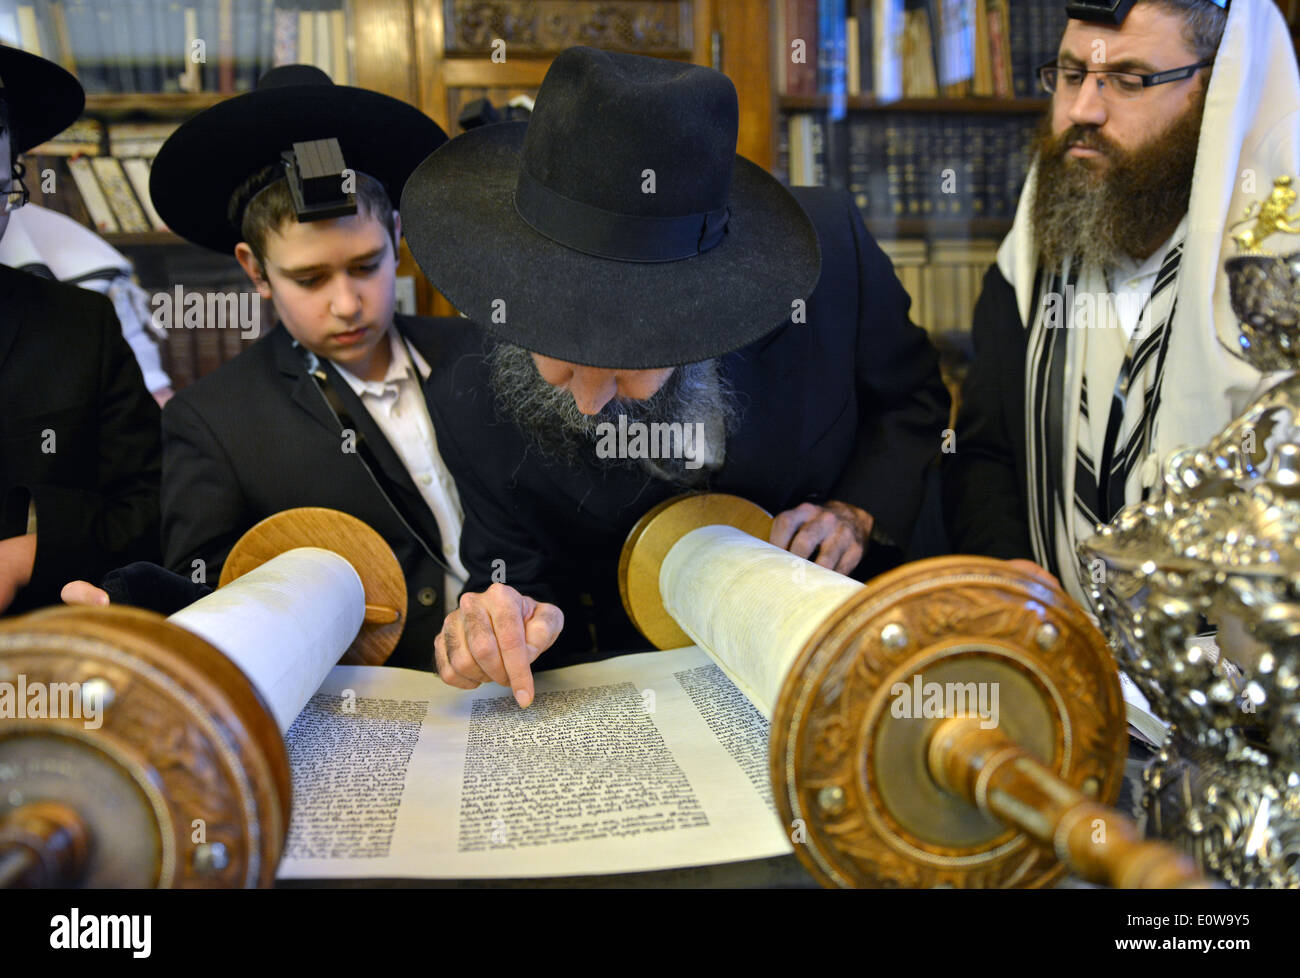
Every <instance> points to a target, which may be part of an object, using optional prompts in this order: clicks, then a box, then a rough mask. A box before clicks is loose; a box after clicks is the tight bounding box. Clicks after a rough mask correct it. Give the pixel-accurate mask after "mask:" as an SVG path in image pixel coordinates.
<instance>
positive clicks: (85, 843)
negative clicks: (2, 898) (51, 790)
mask: <svg viewBox="0 0 1300 978" xmlns="http://www.w3.org/2000/svg"><path fill="white" fill-rule="evenodd" d="M89 850H90V838H89V835H88V834H87V832H86V827H85V825H84V824H83V823H82V821H81V818H80V816H78V815H77V813H76V812H75V811H73V810H72V809H71V808H69V807H68V806H67V805H61V804H59V803H57V802H48V801H42V802H32V803H30V804H26V805H20V806H18V807H17V808H15V809H13V810H12V811H10V812H9V813H8V815H6V816H5V817H4V818H3V819H0V889H7V888H11V887H23V888H25V887H37V886H72V885H75V884H76V882H77V880H78V878H79V877H80V876H81V871H82V868H83V867H84V866H85V864H86V857H87V855H88V854H89Z"/></svg>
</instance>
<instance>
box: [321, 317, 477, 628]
mask: <svg viewBox="0 0 1300 978" xmlns="http://www.w3.org/2000/svg"><path fill="white" fill-rule="evenodd" d="M388 343H389V350H390V351H391V358H390V360H389V364H388V373H387V374H386V375H385V377H384V379H383V380H362V379H361V378H360V377H358V376H356V375H355V374H353V373H352V372H351V371H350V370H348V369H347V367H346V366H344V365H343V364H341V363H336V364H334V366H336V367H338V368H339V373H340V374H342V375H343V379H344V380H346V381H347V383H348V386H349V387H351V388H352V390H353V391H354V392H355V393H356V395H357V397H359V398H360V399H361V403H362V404H364V405H365V407H366V410H367V411H369V412H370V416H371V417H372V418H374V419H375V424H377V425H379V430H380V431H382V432H383V433H384V437H385V438H387V439H388V443H389V444H390V445H392V446H393V450H394V451H395V452H397V454H398V457H400V458H401V460H402V462H403V464H404V465H405V466H406V471H407V472H408V473H410V476H411V481H412V482H414V483H415V487H416V489H418V490H419V491H420V495H421V496H422V497H423V499H424V501H425V503H427V504H428V506H429V509H430V510H431V511H432V512H433V516H434V519H436V520H437V521H438V533H439V534H440V535H441V537H442V556H443V559H444V560H445V561H446V562H447V566H448V567H449V568H451V572H450V573H448V574H446V575H444V577H445V582H444V584H445V587H446V595H447V602H446V605H445V606H444V607H445V608H446V609H447V610H448V611H451V610H453V609H455V607H456V603H457V601H458V600H459V599H460V592H461V588H463V587H464V586H465V579H466V578H467V577H468V576H469V575H468V574H467V573H466V572H465V565H464V564H462V563H461V560H460V533H461V528H462V527H463V526H464V525H465V514H464V511H463V510H462V509H461V506H460V495H459V494H458V493H457V492H456V483H455V482H454V481H453V480H452V477H451V472H449V471H448V470H447V465H446V463H445V462H443V460H442V456H441V455H439V454H438V436H437V434H435V432H434V430H433V422H432V421H431V420H430V419H429V405H428V403H427V402H426V401H425V399H424V392H423V389H422V388H421V386H420V382H419V379H417V377H416V375H415V372H416V371H419V378H421V379H426V380H427V379H428V377H429V365H428V364H427V363H426V362H425V360H424V357H422V356H420V351H419V350H417V349H415V348H414V347H411V348H410V355H409V356H408V355H407V349H408V347H407V344H405V343H403V342H402V341H401V340H400V339H398V336H397V330H396V328H390V329H389V330H388ZM412 360H414V364H412ZM413 368H414V369H413Z"/></svg>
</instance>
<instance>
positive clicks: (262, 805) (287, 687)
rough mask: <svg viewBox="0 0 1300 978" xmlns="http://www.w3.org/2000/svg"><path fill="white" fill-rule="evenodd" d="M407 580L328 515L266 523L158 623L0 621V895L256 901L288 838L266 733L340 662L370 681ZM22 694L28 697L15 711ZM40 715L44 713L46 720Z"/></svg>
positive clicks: (94, 618) (281, 773)
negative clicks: (41, 892)
mask: <svg viewBox="0 0 1300 978" xmlns="http://www.w3.org/2000/svg"><path fill="white" fill-rule="evenodd" d="M405 612H406V582H405V580H404V578H403V575H402V569H401V566H400V565H399V564H398V563H397V559H396V558H395V557H394V556H393V553H392V551H391V550H389V548H388V545H387V544H386V543H385V542H384V540H383V538H382V537H380V536H379V534H377V533H376V532H375V531H374V530H372V529H370V528H369V527H368V526H366V524H364V523H362V522H361V521H360V520H357V519H354V518H353V517H351V516H348V515H346V514H344V513H339V512H335V511H334V510H329V509H295V510H290V511H287V512H284V513H279V514H277V515H275V516H272V517H270V518H269V519H266V520H263V521H262V522H261V523H258V524H257V525H256V526H255V527H253V528H252V529H251V530H249V531H248V533H246V534H245V535H244V536H243V537H242V538H240V540H239V542H238V543H236V544H235V547H234V549H233V550H232V551H231V553H230V556H229V557H228V558H227V559H226V562H225V565H224V567H223V570H222V575H221V586H220V587H219V588H218V589H217V590H216V591H214V592H213V593H212V594H210V595H208V596H207V597H204V598H202V599H201V600H199V601H196V602H195V603H194V604H192V605H190V606H189V607H188V608H185V609H183V610H181V611H179V612H177V613H176V614H175V615H173V616H171V618H163V617H162V616H161V615H157V614H154V613H153V612H149V611H143V610H141V609H138V608H128V607H114V606H107V607H54V608H47V609H44V610H41V611H37V612H33V613H31V614H28V615H24V616H22V617H20V618H15V619H12V620H9V621H5V622H3V623H0V682H3V683H7V684H11V688H16V689H17V690H18V692H19V695H20V696H22V698H23V700H24V710H25V711H26V710H27V706H28V705H30V703H34V702H35V701H34V700H31V695H30V691H31V690H34V689H38V688H39V689H42V690H43V691H44V693H45V697H44V702H45V706H44V707H43V708H42V710H40V711H28V712H29V713H31V712H43V714H44V715H43V716H39V717H37V716H32V715H28V716H26V717H25V718H19V719H6V720H5V721H4V722H3V724H2V725H0V886H6V885H8V886H15V885H17V886H89V887H151V886H159V887H199V886H202V887H227V886H267V885H270V883H271V882H272V881H273V879H274V877H275V869H276V865H277V864H278V863H279V860H280V853H281V850H282V848H283V846H284V840H285V833H286V831H287V828H288V824H289V807H290V785H291V781H290V774H289V758H288V755H287V753H286V751H285V745H284V737H283V734H284V732H285V731H286V730H288V728H289V725H290V724H291V723H292V722H293V720H294V718H295V717H296V716H297V715H298V713H299V712H301V710H302V708H303V706H304V705H305V704H306V702H307V700H308V699H309V698H310V697H311V695H312V694H313V693H314V692H315V691H316V690H317V689H318V688H319V686H320V684H321V682H322V681H323V680H324V678H325V676H326V674H327V673H328V672H329V670H330V669H331V668H332V667H333V666H334V665H335V664H336V663H338V662H340V661H342V662H344V663H364V664H379V663H382V662H383V661H384V660H385V659H387V658H388V656H389V655H390V654H391V653H392V650H393V647H394V646H395V645H396V644H397V641H398V639H399V638H400V637H401V632H402V622H403V619H404V617H405ZM24 692H26V693H27V695H26V696H23V695H22V694H23V693H24ZM51 714H54V715H51Z"/></svg>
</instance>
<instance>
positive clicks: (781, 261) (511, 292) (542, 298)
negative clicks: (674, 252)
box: [401, 122, 821, 370]
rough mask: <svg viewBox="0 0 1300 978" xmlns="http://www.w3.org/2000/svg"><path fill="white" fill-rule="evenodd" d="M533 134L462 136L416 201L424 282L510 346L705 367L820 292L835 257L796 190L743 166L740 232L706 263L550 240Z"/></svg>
mask: <svg viewBox="0 0 1300 978" xmlns="http://www.w3.org/2000/svg"><path fill="white" fill-rule="evenodd" d="M527 125H528V124H527V123H523V122H519V123H499V124H496V125H490V126H484V127H482V128H479V129H473V130H470V131H469V132H466V133H464V134H462V135H460V136H457V137H456V138H455V139H453V140H451V141H450V142H449V143H447V144H446V145H445V146H443V147H442V148H441V149H439V150H438V151H437V152H435V153H434V154H433V155H432V156H430V157H429V158H428V159H427V160H425V161H424V162H423V163H422V164H420V166H419V168H418V169H417V170H416V171H415V172H414V173H413V174H411V177H410V179H409V180H408V181H407V184H406V190H405V192H404V193H403V195H402V205H401V213H402V230H403V233H404V235H405V237H406V241H407V244H408V245H409V246H410V249H411V253H412V254H413V255H414V256H415V260H416V261H417V262H418V263H419V265H420V268H421V269H422V270H423V271H424V274H425V275H426V276H427V277H428V279H429V281H430V282H432V283H433V285H434V286H435V287H436V288H438V289H439V290H440V291H441V292H442V293H443V295H445V296H446V297H447V298H448V300H450V301H451V303H452V304H453V305H454V306H455V307H456V308H457V309H459V310H460V311H461V312H463V313H464V314H465V315H466V316H468V317H469V318H470V319H471V320H472V321H473V322H475V323H477V324H478V325H480V326H482V327H483V328H484V329H486V330H488V331H489V332H490V333H492V334H494V335H495V336H497V337H498V338H500V339H502V340H504V341H505V342H507V343H511V344H514V345H517V346H521V347H523V348H525V349H527V350H531V351H533V352H535V353H540V354H542V355H544V356H548V357H553V358H555V359H558V360H565V361H568V362H570V363H577V364H583V365H586V366H592V367H604V368H623V369H629V370H639V369H649V368H654V367H667V366H675V365H678V364H683V363H694V362H698V361H701V360H707V359H710V358H712V357H716V356H720V355H721V354H723V353H728V352H731V351H732V350H736V349H739V348H740V347H742V346H745V345H746V344H748V343H751V342H753V341H755V340H757V339H759V338H761V337H762V336H764V335H766V334H767V333H769V332H771V331H772V330H773V329H775V328H777V327H778V326H780V325H781V324H782V323H784V322H786V321H787V320H788V319H789V318H790V316H791V313H792V312H793V310H794V308H795V306H794V303H795V301H796V300H799V299H806V298H807V297H808V295H809V294H810V293H811V292H812V290H813V288H814V287H815V286H816V284H817V279H818V276H819V274H820V271H821V251H820V247H819V245H818V240H817V232H816V229H815V228H814V227H813V224H812V222H811V221H810V220H809V218H808V216H807V214H805V213H804V211H803V208H801V207H800V206H799V203H798V201H796V200H795V199H794V197H793V196H792V195H791V194H790V193H789V191H787V190H786V189H785V188H784V187H783V186H782V185H781V184H780V183H779V182H778V181H777V180H776V179H775V178H773V177H772V176H771V175H770V174H768V173H767V172H766V171H764V170H763V169H762V168H760V167H758V166H756V165H755V164H753V163H751V162H749V161H748V160H746V159H745V158H744V157H741V156H737V157H736V158H735V169H734V171H733V174H732V183H731V194H730V201H729V203H730V207H731V217H730V221H729V223H728V233H727V234H726V235H724V236H723V239H722V241H721V242H720V243H719V244H717V245H716V246H715V247H713V248H711V249H710V250H708V251H706V252H704V253H703V254H700V255H696V256H692V257H690V258H685V259H681V260H678V261H671V262H655V263H643V262H624V261H616V260H612V259H607V258H597V257H593V256H591V255H587V254H583V253H581V252H578V251H575V250H573V249H570V248H567V247H565V246H564V245H561V244H558V243H557V242H555V241H553V240H551V239H550V238H548V237H546V236H544V235H542V234H540V233H539V232H537V231H535V230H534V229H533V228H532V227H530V226H529V225H528V224H526V223H525V222H524V221H523V219H522V218H520V217H519V215H518V214H517V213H516V211H515V207H514V189H515V181H516V178H517V175H518V168H519V162H520V156H521V152H522V149H523V142H524V133H525V130H526V128H527ZM496 300H501V301H500V302H497V301H496ZM494 313H496V315H495V316H494ZM502 319H504V321H499V320H502Z"/></svg>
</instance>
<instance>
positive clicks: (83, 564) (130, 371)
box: [0, 266, 161, 613]
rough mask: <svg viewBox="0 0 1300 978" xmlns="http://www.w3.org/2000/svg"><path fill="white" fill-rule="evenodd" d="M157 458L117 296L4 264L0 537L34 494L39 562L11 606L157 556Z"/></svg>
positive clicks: (150, 406) (17, 608) (0, 280)
mask: <svg viewBox="0 0 1300 978" xmlns="http://www.w3.org/2000/svg"><path fill="white" fill-rule="evenodd" d="M47 432H48V436H47ZM51 437H52V439H53V440H52V441H51V440H50V438H51ZM50 449H52V450H50ZM160 468H161V450H160V446H159V436H158V405H157V403H156V402H155V401H154V399H153V398H152V397H151V396H150V395H149V392H148V390H146V389H145V386H144V380H143V378H142V377H141V375H140V367H139V365H138V364H137V363H136V360H135V356H134V354H132V352H131V348H130V347H129V346H128V345H127V343H126V340H124V339H123V338H122V327H121V325H120V324H119V323H118V321H117V315H116V314H115V313H114V312H113V305H112V303H111V302H109V301H108V300H107V299H106V298H104V297H103V296H102V295H99V294H97V293H95V292H90V291H87V290H85V289H79V288H77V287H75V286H72V285H64V284H61V283H59V282H54V281H50V280H48V279H43V278H37V277H36V276H34V275H29V274H28V273H26V272H19V271H15V270H14V269H11V268H7V267H5V266H0V504H2V509H3V516H2V521H3V526H2V527H0V537H10V536H15V535H18V534H21V533H24V532H25V531H26V526H27V509H28V503H29V501H32V500H34V501H35V503H36V564H35V567H34V568H33V572H32V580H31V583H30V584H29V585H28V586H27V587H25V588H23V589H22V590H20V591H19V592H18V595H17V597H16V598H15V600H14V602H13V604H12V605H10V607H9V612H10V613H17V612H21V611H27V610H30V609H32V608H36V607H40V606H42V605H48V604H58V602H59V591H60V589H61V588H62V587H63V585H64V584H66V583H67V582H68V581H71V580H75V579H78V578H84V579H87V580H91V581H97V580H99V578H100V577H101V576H102V575H103V574H104V573H106V572H107V571H108V570H110V569H111V568H113V567H116V566H118V565H119V564H123V563H129V562H130V561H132V560H156V559H158V550H159V547H158V477H159V471H160Z"/></svg>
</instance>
